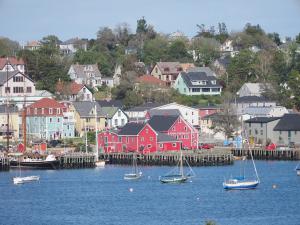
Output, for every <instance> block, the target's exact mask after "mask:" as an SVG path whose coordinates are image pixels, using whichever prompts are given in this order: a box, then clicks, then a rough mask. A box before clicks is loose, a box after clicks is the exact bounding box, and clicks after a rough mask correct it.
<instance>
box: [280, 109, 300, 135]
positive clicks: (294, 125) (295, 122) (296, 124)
mask: <svg viewBox="0 0 300 225" xmlns="http://www.w3.org/2000/svg"><path fill="white" fill-rule="evenodd" d="M274 131H300V115H299V114H296V113H291V114H284V115H283V117H281V119H280V120H279V122H278V123H277V124H276V126H275V127H274Z"/></svg>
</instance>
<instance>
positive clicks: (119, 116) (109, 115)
mask: <svg viewBox="0 0 300 225" xmlns="http://www.w3.org/2000/svg"><path fill="white" fill-rule="evenodd" d="M101 112H102V114H103V115H105V118H106V123H107V126H106V127H107V128H116V127H123V126H125V124H126V123H128V116H127V115H126V113H125V112H124V111H123V110H122V109H120V108H118V107H102V108H101Z"/></svg>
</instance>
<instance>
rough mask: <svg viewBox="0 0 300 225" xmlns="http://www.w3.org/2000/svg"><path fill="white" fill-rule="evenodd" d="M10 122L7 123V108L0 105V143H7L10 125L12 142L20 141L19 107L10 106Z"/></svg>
mask: <svg viewBox="0 0 300 225" xmlns="http://www.w3.org/2000/svg"><path fill="white" fill-rule="evenodd" d="M8 114H9V120H8V121H9V122H7V106H6V105H0V142H6V140H7V139H6V136H7V124H9V135H10V136H11V137H12V138H11V139H10V141H13V142H16V141H18V140H19V124H20V123H21V122H20V123H19V112H18V107H17V106H13V105H10V106H9V107H8Z"/></svg>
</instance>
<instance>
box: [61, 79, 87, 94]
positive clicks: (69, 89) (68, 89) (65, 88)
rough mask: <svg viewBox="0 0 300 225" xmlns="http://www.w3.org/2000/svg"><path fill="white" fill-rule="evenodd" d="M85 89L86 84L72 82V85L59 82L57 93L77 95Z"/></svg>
mask: <svg viewBox="0 0 300 225" xmlns="http://www.w3.org/2000/svg"><path fill="white" fill-rule="evenodd" d="M83 87H84V84H78V83H76V82H75V81H72V82H71V83H64V82H62V81H58V82H57V84H56V91H57V92H59V93H66V94H72V95H77V94H78V92H79V91H80V90H81V89H82V88H83Z"/></svg>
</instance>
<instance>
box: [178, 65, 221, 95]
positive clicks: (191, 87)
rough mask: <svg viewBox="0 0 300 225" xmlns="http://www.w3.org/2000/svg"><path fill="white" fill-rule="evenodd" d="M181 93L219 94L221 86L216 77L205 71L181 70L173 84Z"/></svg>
mask: <svg viewBox="0 0 300 225" xmlns="http://www.w3.org/2000/svg"><path fill="white" fill-rule="evenodd" d="M173 87H174V88H175V89H176V90H177V91H178V92H179V93H180V94H183V95H190V96H193V95H220V94H221V92H222V86H221V85H220V84H219V83H218V81H217V78H216V77H215V76H212V75H210V74H208V73H207V72H205V71H201V72H197V71H196V72H187V73H186V72H181V73H180V74H179V75H178V77H177V79H176V81H175V84H174V86H173Z"/></svg>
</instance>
